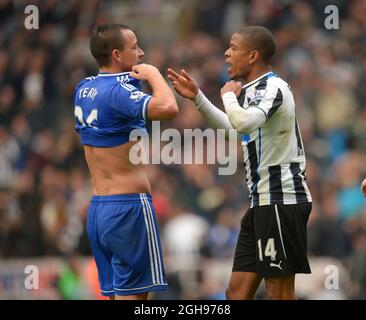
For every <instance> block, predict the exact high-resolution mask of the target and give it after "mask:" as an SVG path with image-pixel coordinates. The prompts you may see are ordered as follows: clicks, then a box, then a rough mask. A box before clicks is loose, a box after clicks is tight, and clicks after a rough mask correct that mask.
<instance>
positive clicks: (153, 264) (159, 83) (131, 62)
mask: <svg viewBox="0 0 366 320" xmlns="http://www.w3.org/2000/svg"><path fill="white" fill-rule="evenodd" d="M90 49H91V52H92V54H93V56H94V58H95V59H96V61H97V62H98V65H99V73H98V75H96V76H91V77H87V78H85V79H83V80H81V81H80V83H79V84H78V85H77V86H76V88H75V94H74V108H75V109H74V112H75V129H76V131H77V132H78V134H79V136H80V140H81V143H82V145H83V146H84V151H85V157H86V160H87V163H88V167H89V170H90V173H91V178H92V185H93V197H92V199H91V202H90V205H89V209H88V223H87V232H88V238H89V243H90V246H91V249H92V252H93V255H94V258H95V261H96V265H97V268H98V278H99V283H100V288H101V293H102V294H103V295H105V296H109V297H111V298H116V299H146V298H147V297H148V292H150V291H159V290H166V289H167V279H166V275H165V272H164V265H163V254H162V250H161V243H160V238H159V232H158V228H157V220H156V215H155V211H154V207H153V205H152V199H151V195H150V192H151V190H150V184H149V182H148V179H147V174H146V169H145V167H144V166H143V165H133V164H132V163H131V162H130V161H129V157H128V155H129V150H130V148H131V146H133V145H134V144H135V143H136V142H132V141H129V135H130V133H131V131H133V130H134V129H145V124H146V121H147V120H169V119H172V118H173V117H174V116H175V114H176V113H177V112H178V108H177V105H176V101H175V97H174V94H173V93H172V91H171V89H170V88H169V86H168V85H167V84H166V82H165V80H164V78H163V77H162V75H161V74H160V72H159V71H158V70H157V69H156V68H155V67H153V66H151V65H147V64H139V63H140V59H141V58H142V56H143V55H144V53H143V51H142V50H141V49H140V48H139V46H138V44H137V38H136V36H135V34H134V33H133V31H132V30H131V29H130V28H128V27H127V26H124V25H116V24H110V25H101V26H97V27H96V28H95V29H94V30H93V34H92V36H91V40H90ZM142 80H145V81H148V82H149V84H150V86H151V89H152V95H149V94H146V93H144V92H142V91H141V81H142ZM145 130H146V129H145Z"/></svg>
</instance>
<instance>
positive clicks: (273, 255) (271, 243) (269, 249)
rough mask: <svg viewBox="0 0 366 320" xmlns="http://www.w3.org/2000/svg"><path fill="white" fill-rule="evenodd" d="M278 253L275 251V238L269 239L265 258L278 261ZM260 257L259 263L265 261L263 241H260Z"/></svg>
mask: <svg viewBox="0 0 366 320" xmlns="http://www.w3.org/2000/svg"><path fill="white" fill-rule="evenodd" d="M276 255H277V251H276V249H275V242H274V238H268V240H267V243H266V245H265V249H264V256H265V257H271V261H276ZM258 256H259V261H263V249H262V239H258Z"/></svg>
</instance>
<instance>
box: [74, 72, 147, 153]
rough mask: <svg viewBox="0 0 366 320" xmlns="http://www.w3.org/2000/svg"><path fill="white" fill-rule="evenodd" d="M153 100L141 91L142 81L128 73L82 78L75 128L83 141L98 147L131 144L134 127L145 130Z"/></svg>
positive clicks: (76, 101) (102, 74) (76, 102)
mask: <svg viewBox="0 0 366 320" xmlns="http://www.w3.org/2000/svg"><path fill="white" fill-rule="evenodd" d="M150 99H151V95H148V94H145V93H143V92H141V81H140V80H138V79H135V78H133V77H130V76H129V73H128V72H123V73H114V74H111V73H99V74H98V75H97V76H93V77H87V78H85V79H83V80H81V81H80V82H79V83H78V85H77V86H76V88H75V93H74V107H75V109H74V110H75V130H76V131H77V132H78V134H79V135H80V139H81V143H82V144H84V145H90V146H94V147H116V146H119V145H121V144H124V143H127V142H128V141H129V135H130V132H131V131H132V130H134V129H145V123H146V120H147V111H146V110H147V105H148V103H149V100H150ZM145 130H146V129H145Z"/></svg>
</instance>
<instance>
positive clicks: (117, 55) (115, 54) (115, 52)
mask: <svg viewBox="0 0 366 320" xmlns="http://www.w3.org/2000/svg"><path fill="white" fill-rule="evenodd" d="M112 58H114V59H116V60H117V61H118V62H121V59H122V58H121V55H120V53H119V50H118V49H113V51H112Z"/></svg>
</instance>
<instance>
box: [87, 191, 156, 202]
mask: <svg viewBox="0 0 366 320" xmlns="http://www.w3.org/2000/svg"><path fill="white" fill-rule="evenodd" d="M144 199H147V200H148V201H151V194H150V193H126V194H110V195H105V196H96V195H93V197H92V198H91V201H90V203H113V202H123V203H128V202H141V200H144Z"/></svg>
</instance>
